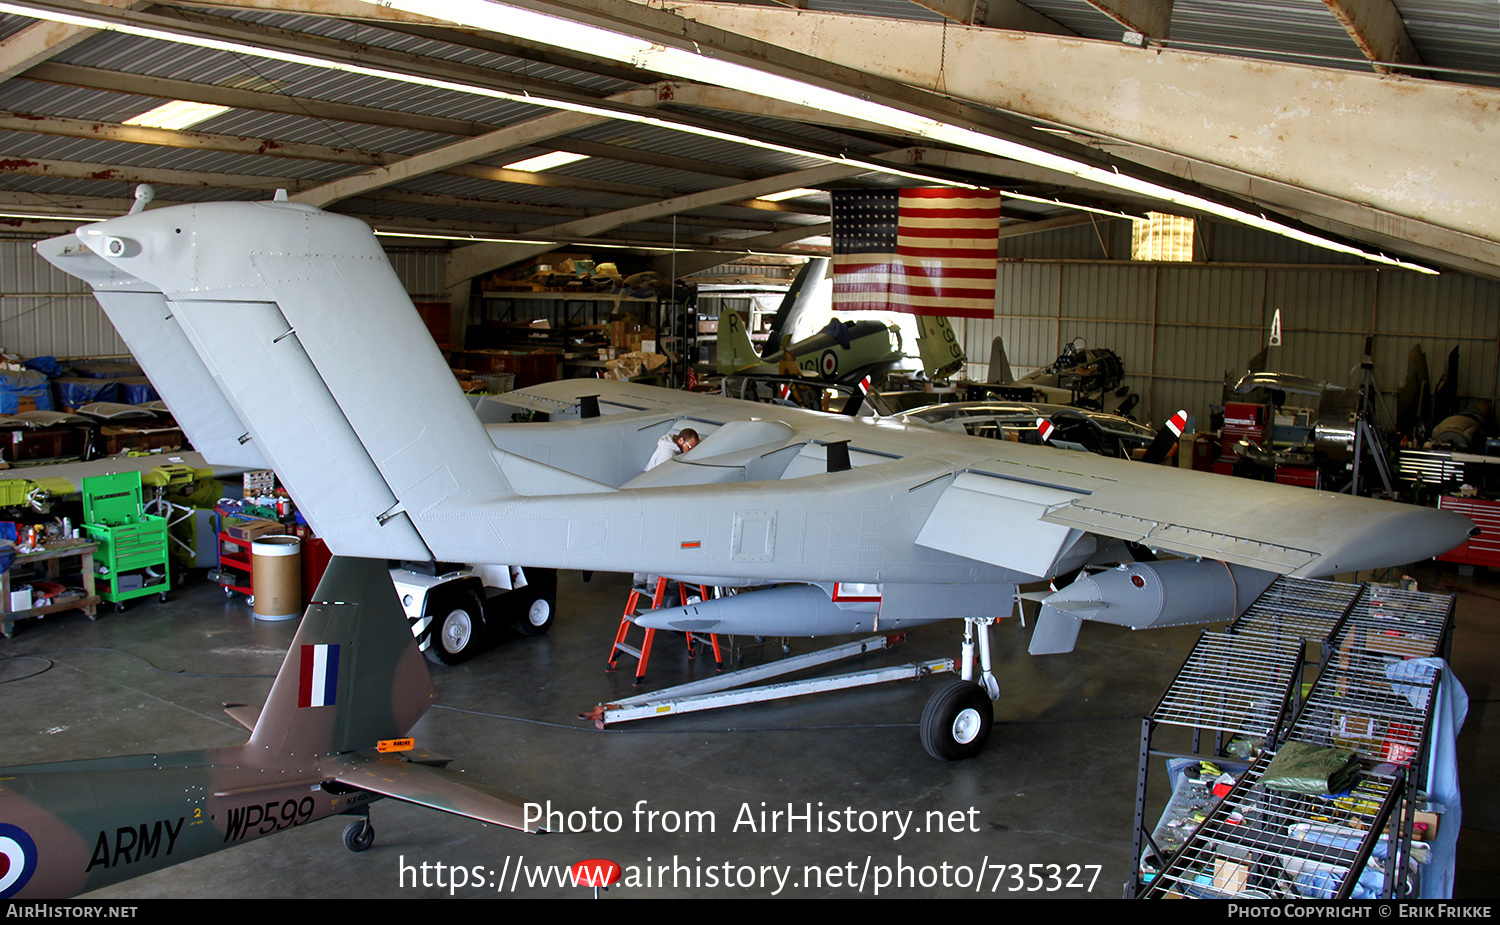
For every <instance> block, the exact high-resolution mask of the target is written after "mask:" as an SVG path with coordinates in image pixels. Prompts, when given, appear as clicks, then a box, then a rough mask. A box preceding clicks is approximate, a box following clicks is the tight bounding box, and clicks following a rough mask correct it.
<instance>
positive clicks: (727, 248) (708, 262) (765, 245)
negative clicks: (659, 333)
mask: <svg viewBox="0 0 1500 925" xmlns="http://www.w3.org/2000/svg"><path fill="white" fill-rule="evenodd" d="M832 231H833V226H832V225H831V224H830V223H828V222H823V223H821V224H817V225H805V226H803V227H801V228H789V229H787V230H786V231H778V232H774V233H772V234H762V235H755V236H754V237H749V238H734V239H733V240H732V241H729V240H719V241H716V242H713V244H711V245H710V246H709V249H705V252H704V253H701V254H693V255H691V256H688V257H684V256H682V255H681V254H670V255H667V256H665V257H658V258H656V259H655V260H653V261H651V268H652V269H653V270H655V271H656V272H658V273H660V274H661V275H663V276H667V277H673V278H676V279H681V278H682V277H684V276H692V275H693V274H694V273H697V272H699V271H700V270H707V269H709V268H711V267H716V266H718V265H719V264H721V263H727V262H728V259H730V258H733V257H735V256H736V255H739V254H743V253H745V252H746V251H751V250H771V249H773V248H778V247H784V246H786V245H788V244H793V243H796V242H797V241H803V240H806V239H807V238H813V237H817V236H819V235H826V234H829V233H831V232H832ZM714 245H717V246H718V247H719V248H722V250H714V249H711V248H713V247H714ZM824 250H825V248H810V249H803V250H802V251H801V252H802V253H804V254H806V253H817V252H819V251H824Z"/></svg>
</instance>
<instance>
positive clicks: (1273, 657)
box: [1126, 631, 1305, 896]
mask: <svg viewBox="0 0 1500 925" xmlns="http://www.w3.org/2000/svg"><path fill="white" fill-rule="evenodd" d="M1304 659H1305V646H1304V644H1303V642H1302V641H1301V640H1300V639H1285V638H1281V639H1278V638H1273V637H1268V636H1260V635H1252V634H1245V635H1235V634H1232V633H1222V632H1220V633H1215V632H1208V631H1204V632H1203V633H1202V634H1201V635H1200V636H1199V637H1198V642H1197V644H1196V645H1194V646H1193V650H1192V652H1190V653H1188V657H1187V660H1186V661H1185V662H1184V663H1183V666H1182V669H1181V670H1180V671H1178V673H1177V677H1176V678H1174V679H1173V681H1172V684H1171V685H1170V686H1169V687H1168V688H1167V691H1166V693H1164V694H1163V695H1162V698H1161V700H1160V701H1158V703H1157V705H1156V708H1155V709H1154V710H1152V711H1151V714H1150V715H1149V716H1147V717H1146V718H1144V719H1143V720H1141V758H1140V766H1139V772H1138V774H1137V776H1136V801H1135V833H1134V839H1133V845H1132V847H1133V849H1134V852H1133V854H1132V857H1134V858H1135V859H1136V862H1137V873H1135V874H1133V875H1132V877H1131V880H1130V882H1129V883H1128V884H1127V886H1126V892H1127V895H1129V896H1134V895H1135V894H1136V893H1137V892H1138V891H1139V890H1140V888H1141V883H1140V880H1139V870H1140V868H1141V866H1142V865H1141V863H1140V862H1141V860H1142V859H1143V858H1144V857H1146V852H1147V851H1148V850H1149V852H1150V856H1151V857H1152V858H1155V859H1160V858H1162V857H1164V856H1165V855H1166V851H1165V850H1164V848H1163V846H1162V845H1161V844H1160V843H1159V841H1158V836H1159V834H1160V833H1159V832H1148V831H1147V829H1146V816H1145V814H1146V784H1147V780H1148V776H1149V775H1148V772H1149V768H1150V764H1151V760H1152V759H1153V758H1198V757H1208V755H1205V754H1204V752H1203V751H1202V744H1203V743H1202V737H1203V733H1205V732H1211V733H1213V735H1214V747H1213V750H1212V751H1211V752H1210V753H1209V755H1211V756H1213V757H1219V756H1222V754H1223V749H1224V746H1225V744H1226V742H1227V741H1229V740H1232V739H1234V738H1246V739H1251V740H1253V741H1266V740H1271V739H1274V738H1275V736H1276V733H1277V731H1278V730H1279V729H1281V727H1282V726H1283V725H1284V724H1285V723H1286V721H1287V719H1288V718H1289V717H1290V715H1291V713H1292V711H1293V709H1294V708H1295V698H1296V694H1297V692H1298V691H1299V690H1300V689H1301V685H1302V665H1303V661H1304ZM1162 726H1174V727H1178V728H1182V729H1188V730H1191V733H1192V745H1191V749H1190V751H1188V752H1179V751H1171V750H1166V749H1161V748H1158V747H1156V746H1155V745H1154V744H1153V741H1154V740H1155V738H1156V736H1157V734H1158V732H1159V731H1160V727H1162ZM1174 797H1175V793H1174ZM1169 805H1170V804H1169ZM1156 863H1160V862H1159V861H1157V862H1156Z"/></svg>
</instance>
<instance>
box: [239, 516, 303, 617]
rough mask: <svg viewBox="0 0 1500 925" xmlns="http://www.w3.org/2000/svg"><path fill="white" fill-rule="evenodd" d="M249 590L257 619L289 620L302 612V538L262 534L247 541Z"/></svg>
mask: <svg viewBox="0 0 1500 925" xmlns="http://www.w3.org/2000/svg"><path fill="white" fill-rule="evenodd" d="M250 566H251V568H250V573H251V581H252V584H251V589H252V590H253V591H254V593H255V603H254V605H252V607H251V610H253V611H254V613H255V619H257V620H290V619H292V618H293V617H297V616H300V615H301V614H302V541H301V540H300V539H298V538H297V537H295V536H263V537H260V538H259V539H257V540H255V541H253V542H252V543H251V544H250Z"/></svg>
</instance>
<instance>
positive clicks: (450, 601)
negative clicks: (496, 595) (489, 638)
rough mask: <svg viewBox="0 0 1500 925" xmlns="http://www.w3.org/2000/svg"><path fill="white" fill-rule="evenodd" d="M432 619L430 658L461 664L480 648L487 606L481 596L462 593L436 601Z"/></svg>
mask: <svg viewBox="0 0 1500 925" xmlns="http://www.w3.org/2000/svg"><path fill="white" fill-rule="evenodd" d="M430 606H431V607H432V614H433V617H432V622H431V623H429V624H427V630H426V636H427V639H426V640H425V641H426V642H427V646H426V647H425V648H424V649H423V650H422V651H423V652H424V653H426V655H427V658H428V659H430V660H432V661H434V662H437V663H438V664H440V665H461V664H463V663H464V662H467V661H468V660H469V659H471V658H473V657H474V654H475V653H476V652H478V651H479V644H480V638H481V637H482V636H483V635H484V609H483V608H482V607H481V606H480V604H479V596H478V595H476V594H473V593H465V594H459V595H455V596H452V597H448V598H446V599H444V600H440V601H434V602H432V604H431V605H430Z"/></svg>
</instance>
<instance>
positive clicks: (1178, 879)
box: [1142, 579, 1454, 899]
mask: <svg viewBox="0 0 1500 925" xmlns="http://www.w3.org/2000/svg"><path fill="white" fill-rule="evenodd" d="M1293 581H1297V580H1293V579H1281V580H1280V581H1278V582H1277V583H1276V584H1273V585H1272V589H1269V590H1268V591H1267V595H1263V596H1262V601H1258V602H1257V605H1256V606H1255V607H1252V608H1251V610H1252V611H1255V610H1256V609H1257V608H1258V607H1260V605H1261V604H1262V603H1263V602H1264V603H1266V604H1267V605H1268V606H1269V605H1275V607H1276V608H1279V609H1280V610H1282V611H1283V613H1280V614H1276V613H1272V612H1271V611H1270V610H1268V609H1267V608H1260V612H1259V613H1258V614H1257V615H1255V616H1253V617H1252V616H1251V613H1250V612H1247V614H1246V617H1247V618H1249V619H1248V620H1247V619H1246V618H1241V620H1240V621H1236V627H1240V626H1241V624H1247V625H1253V626H1257V627H1260V628H1264V627H1265V626H1267V625H1271V626H1273V627H1274V628H1276V629H1277V631H1278V632H1280V633H1282V634H1283V635H1289V633H1290V629H1289V627H1290V625H1291V624H1292V622H1293V621H1292V619H1291V618H1292V617H1293V616H1296V617H1298V618H1300V617H1301V616H1303V615H1304V614H1305V613H1306V611H1307V610H1309V609H1311V610H1321V611H1322V615H1321V616H1314V618H1313V619H1311V620H1310V621H1309V623H1308V626H1309V628H1310V629H1312V630H1314V631H1317V632H1322V630H1321V629H1318V627H1319V626H1320V625H1321V627H1322V628H1324V629H1331V632H1330V633H1329V635H1328V636H1325V637H1324V639H1326V640H1327V643H1328V644H1327V645H1325V646H1324V659H1323V661H1324V667H1323V669H1322V671H1321V672H1320V674H1319V677H1318V680H1317V682H1316V683H1315V684H1314V685H1313V688H1312V691H1311V692H1310V693H1309V695H1308V698H1307V701H1306V703H1304V704H1303V705H1302V707H1301V709H1300V710H1299V711H1298V713H1297V716H1296V718H1295V719H1294V720H1293V722H1292V724H1291V725H1290V727H1288V729H1287V731H1286V734H1285V741H1289V742H1291V741H1295V742H1303V743H1306V744H1309V745H1314V746H1318V747H1323V748H1345V749H1350V750H1352V751H1353V752H1354V753H1355V755H1356V756H1357V757H1358V758H1359V761H1360V764H1361V772H1362V773H1361V774H1360V779H1359V782H1358V784H1357V785H1356V786H1355V788H1354V790H1353V791H1352V792H1351V793H1350V795H1349V796H1348V797H1345V798H1343V799H1338V800H1329V799H1326V798H1324V797H1317V796H1306V795H1301V794H1294V793H1287V792H1283V791H1278V790H1272V789H1268V788H1266V787H1265V786H1264V784H1263V778H1264V776H1265V772H1266V769H1267V768H1268V767H1269V765H1270V763H1271V761H1272V760H1273V759H1274V757H1275V754H1276V752H1277V751H1278V750H1279V749H1280V748H1284V747H1285V746H1284V745H1283V744H1279V741H1278V742H1277V744H1275V747H1274V748H1268V749H1267V750H1265V751H1264V752H1263V753H1262V754H1261V756H1260V757H1259V758H1258V759H1257V760H1256V762H1255V763H1254V764H1253V765H1252V767H1251V768H1250V770H1249V771H1248V772H1247V773H1246V774H1244V775H1243V776H1242V777H1241V778H1240V780H1239V781H1238V782H1237V783H1236V785H1235V786H1234V788H1233V789H1232V790H1231V791H1230V792H1229V794H1228V795H1227V796H1225V798H1224V799H1223V801H1222V802H1221V803H1220V804H1219V805H1218V806H1217V807H1216V808H1214V809H1213V811H1212V812H1211V813H1210V814H1209V815H1208V817H1207V818H1206V819H1205V820H1204V822H1203V823H1202V824H1201V825H1200V826H1199V828H1198V830H1197V831H1196V832H1195V833H1194V834H1193V835H1192V836H1191V837H1190V838H1189V839H1188V840H1187V841H1186V843H1185V844H1184V845H1183V846H1182V848H1181V849H1180V850H1179V851H1178V852H1177V853H1176V854H1175V855H1174V856H1173V857H1172V859H1171V861H1170V862H1169V863H1168V864H1167V865H1166V866H1165V867H1164V868H1163V869H1162V870H1161V872H1160V873H1159V874H1157V875H1156V876H1155V877H1154V878H1153V879H1152V881H1151V883H1150V884H1148V885H1147V886H1146V887H1145V890H1144V892H1143V893H1142V895H1143V896H1145V897H1148V898H1165V897H1180V896H1190V897H1207V898H1220V899H1222V898H1229V897H1234V896H1240V897H1250V896H1259V897H1276V898H1286V899H1297V898H1313V899H1317V898H1347V897H1348V896H1350V895H1351V894H1352V893H1353V892H1354V891H1355V890H1356V888H1358V887H1359V886H1360V882H1361V877H1364V880H1365V883H1364V885H1365V888H1366V890H1368V891H1371V892H1378V893H1380V894H1381V895H1384V896H1407V895H1410V894H1411V892H1412V885H1411V883H1410V882H1409V881H1408V879H1407V878H1406V877H1405V876H1404V875H1403V874H1404V872H1405V871H1406V869H1407V867H1408V864H1409V862H1410V860H1411V858H1412V856H1413V850H1412V829H1413V821H1414V818H1415V814H1416V808H1417V804H1418V802H1419V800H1420V799H1422V798H1423V792H1424V790H1425V786H1426V780H1425V774H1426V769H1427V765H1428V760H1427V759H1428V754H1429V751H1430V749H1431V747H1432V745H1431V742H1430V741H1429V738H1430V737H1429V735H1428V731H1429V730H1430V729H1431V726H1432V723H1431V717H1432V711H1433V708H1434V705H1435V703H1436V700H1437V688H1438V683H1439V674H1438V671H1437V670H1436V669H1435V668H1433V667H1432V666H1431V665H1428V664H1424V663H1412V662H1409V661H1407V659H1411V658H1422V657H1427V656H1433V655H1439V654H1445V653H1446V652H1447V650H1448V648H1449V645H1450V641H1451V635H1452V627H1453V614H1454V598H1453V597H1452V596H1451V595H1450V596H1446V597H1445V596H1441V595H1433V594H1423V593H1420V592H1416V591H1402V590H1397V589H1391V588H1384V587H1376V586H1372V585H1360V586H1345V587H1346V588H1350V589H1352V591H1353V593H1352V597H1350V596H1349V595H1348V594H1347V592H1346V593H1345V594H1343V595H1340V594H1339V593H1337V589H1330V588H1326V587H1319V586H1320V585H1329V584H1332V583H1328V582H1320V583H1317V584H1316V585H1314V586H1311V587H1307V588H1303V589H1302V590H1307V591H1311V592H1315V594H1316V595H1317V596H1318V597H1319V603H1318V605H1317V606H1316V607H1314V608H1299V607H1296V606H1291V604H1290V602H1291V600H1292V593H1291V592H1293V591H1295V590H1297V589H1296V588H1295V586H1290V587H1289V586H1282V587H1280V588H1278V587H1277V586H1278V585H1281V584H1282V582H1288V583H1290V582H1293ZM1273 591H1274V593H1273ZM1267 596H1270V597H1271V600H1269V601H1267V600H1266V597H1267ZM1340 597H1350V599H1349V600H1348V602H1347V604H1345V605H1344V607H1343V608H1342V609H1340V608H1339V606H1338V601H1339V599H1340ZM1335 611H1339V612H1338V615H1337V616H1334V612H1335ZM1245 631H1246V632H1257V633H1258V632H1260V631H1261V629H1257V630H1254V631H1251V630H1245ZM1174 684H1175V682H1174ZM1382 839H1384V841H1385V844H1386V846H1387V851H1386V856H1385V859H1384V860H1383V861H1382V862H1381V869H1382V871H1383V872H1381V873H1377V874H1372V875H1367V867H1368V866H1369V864H1370V859H1371V858H1372V857H1375V856H1376V853H1377V848H1378V847H1379V845H1380V843H1381V841H1382ZM1372 880H1373V881H1375V882H1372Z"/></svg>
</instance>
